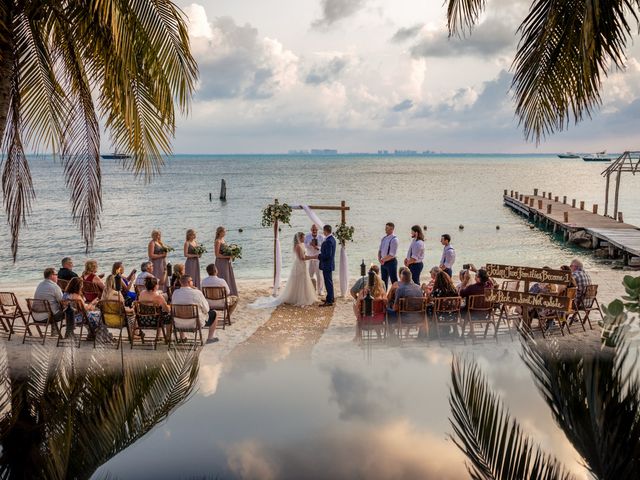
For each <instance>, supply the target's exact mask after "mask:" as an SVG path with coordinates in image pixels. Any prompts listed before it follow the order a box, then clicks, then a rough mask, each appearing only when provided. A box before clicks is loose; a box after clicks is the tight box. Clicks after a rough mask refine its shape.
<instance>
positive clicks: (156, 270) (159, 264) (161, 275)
mask: <svg viewBox="0 0 640 480" xmlns="http://www.w3.org/2000/svg"><path fill="white" fill-rule="evenodd" d="M165 247H166V246H165V244H164V243H163V242H162V234H161V233H160V230H153V231H152V232H151V241H150V242H149V246H148V247H147V253H148V255H149V261H150V262H151V263H153V276H154V277H156V278H157V279H158V289H159V290H161V291H166V290H167V252H166V251H165Z"/></svg>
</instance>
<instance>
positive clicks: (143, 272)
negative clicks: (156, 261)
mask: <svg viewBox="0 0 640 480" xmlns="http://www.w3.org/2000/svg"><path fill="white" fill-rule="evenodd" d="M147 277H153V278H156V277H154V276H153V263H151V262H149V261H147V262H142V264H141V265H140V273H139V274H138V276H137V277H136V281H135V284H136V285H137V286H139V287H143V286H144V280H145V278H147Z"/></svg>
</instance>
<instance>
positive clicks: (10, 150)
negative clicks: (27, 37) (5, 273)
mask: <svg viewBox="0 0 640 480" xmlns="http://www.w3.org/2000/svg"><path fill="white" fill-rule="evenodd" d="M14 61H15V63H16V64H17V61H16V60H15V58H14ZM20 88H21V86H20V84H19V79H18V75H17V71H16V70H15V69H14V71H13V75H12V76H11V91H10V93H9V95H10V100H9V110H8V111H9V115H8V117H7V123H6V127H5V136H4V143H3V145H2V146H3V148H4V151H5V152H6V154H5V158H4V160H3V168H2V194H3V200H4V207H5V211H6V213H7V222H8V223H9V228H10V230H11V254H12V256H13V261H14V262H15V261H16V258H17V255H18V240H19V237H20V229H21V228H22V227H23V226H24V225H26V223H27V215H28V214H29V213H30V211H31V202H32V201H33V200H34V198H35V191H34V189H33V183H32V181H31V171H30V170H29V163H28V161H27V157H26V155H25V153H24V147H23V145H22V137H21V120H22V117H21V114H20V110H21V97H20Z"/></svg>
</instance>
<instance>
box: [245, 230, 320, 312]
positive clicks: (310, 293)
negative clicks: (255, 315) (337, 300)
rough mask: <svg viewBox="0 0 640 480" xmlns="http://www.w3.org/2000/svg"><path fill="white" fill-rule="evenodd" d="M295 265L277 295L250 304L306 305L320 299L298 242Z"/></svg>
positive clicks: (262, 305)
mask: <svg viewBox="0 0 640 480" xmlns="http://www.w3.org/2000/svg"><path fill="white" fill-rule="evenodd" d="M293 257H294V258H293V265H291V272H290V273H289V279H288V280H287V284H286V285H285V288H284V290H283V291H282V292H281V293H280V295H278V296H277V297H275V298H274V297H263V298H258V299H257V300H256V301H255V302H253V303H252V304H250V305H249V306H250V307H253V308H271V307H277V306H278V305H282V304H283V303H286V304H288V305H297V306H306V305H312V304H314V303H315V302H317V301H318V295H317V293H316V289H315V288H314V287H313V282H312V281H311V277H310V276H309V270H308V268H307V262H306V261H305V260H303V258H304V249H303V247H302V244H300V243H298V244H297V245H296V246H295V247H294V255H293Z"/></svg>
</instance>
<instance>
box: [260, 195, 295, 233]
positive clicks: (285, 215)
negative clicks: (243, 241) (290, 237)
mask: <svg viewBox="0 0 640 480" xmlns="http://www.w3.org/2000/svg"><path fill="white" fill-rule="evenodd" d="M292 211H293V210H292V209H291V207H290V206H289V205H287V204H286V203H278V201H277V200H276V201H275V202H274V203H272V204H270V205H267V206H266V207H265V208H264V209H263V210H262V226H263V227H270V226H272V225H274V224H275V223H276V221H277V222H280V223H284V224H285V225H289V226H291V223H290V222H291V212H292Z"/></svg>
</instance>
